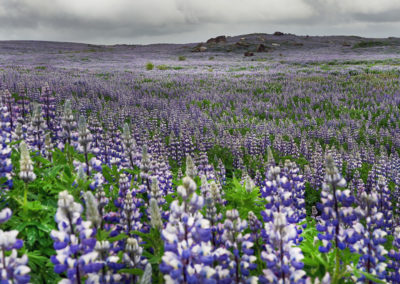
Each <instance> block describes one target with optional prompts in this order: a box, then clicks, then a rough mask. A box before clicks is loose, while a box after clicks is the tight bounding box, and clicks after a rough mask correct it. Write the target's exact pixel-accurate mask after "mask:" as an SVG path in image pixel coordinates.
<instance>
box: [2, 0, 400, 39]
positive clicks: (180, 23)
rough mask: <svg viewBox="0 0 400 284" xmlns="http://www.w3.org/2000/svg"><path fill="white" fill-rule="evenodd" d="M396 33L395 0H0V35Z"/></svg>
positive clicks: (399, 16)
mask: <svg viewBox="0 0 400 284" xmlns="http://www.w3.org/2000/svg"><path fill="white" fill-rule="evenodd" d="M275 30H282V31H284V32H292V33H297V34H312V35H314V34H318V35H325V34H356V35H362V36H370V37H387V36H400V32H399V31H400V1H398V0H368V1H365V0H352V1H348V0H246V1H243V0H202V1H200V0H145V1H144V0H113V1H109V0H68V1H65V0H1V1H0V39H3V40H6V39H35V40H58V41H76V42H88V43H105V44H111V43H153V42H195V41H203V40H205V39H207V38H209V37H211V36H215V35H217V34H230V35H236V34H242V33H250V32H267V33H271V32H274V31H275Z"/></svg>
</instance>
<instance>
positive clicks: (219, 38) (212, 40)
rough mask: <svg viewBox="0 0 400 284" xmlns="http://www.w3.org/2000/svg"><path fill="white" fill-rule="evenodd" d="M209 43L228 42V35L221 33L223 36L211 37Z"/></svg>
mask: <svg viewBox="0 0 400 284" xmlns="http://www.w3.org/2000/svg"><path fill="white" fill-rule="evenodd" d="M207 43H208V44H212V43H226V36H224V35H221V36H217V37H213V38H210V39H209V40H207Z"/></svg>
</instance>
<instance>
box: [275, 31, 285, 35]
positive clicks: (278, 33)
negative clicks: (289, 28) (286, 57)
mask: <svg viewBox="0 0 400 284" xmlns="http://www.w3.org/2000/svg"><path fill="white" fill-rule="evenodd" d="M283 35H284V33H283V32H274V36H283Z"/></svg>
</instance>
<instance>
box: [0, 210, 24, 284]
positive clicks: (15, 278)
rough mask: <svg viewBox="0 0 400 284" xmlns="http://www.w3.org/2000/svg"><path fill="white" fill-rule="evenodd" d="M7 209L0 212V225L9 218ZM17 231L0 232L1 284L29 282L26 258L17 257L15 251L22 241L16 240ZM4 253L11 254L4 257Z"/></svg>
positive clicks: (9, 212) (9, 213)
mask: <svg viewBox="0 0 400 284" xmlns="http://www.w3.org/2000/svg"><path fill="white" fill-rule="evenodd" d="M11 215H12V212H11V210H10V209H9V208H5V209H3V210H1V211H0V223H5V222H7V221H8V220H9V219H10V218H11ZM18 233H19V232H18V231H16V230H12V231H3V230H0V282H1V283H18V284H23V283H28V282H29V280H30V276H29V272H30V271H31V270H30V268H29V267H28V266H27V265H28V257H27V256H26V255H23V256H22V257H21V258H19V257H18V254H17V250H18V249H20V248H21V247H22V245H23V242H22V240H19V239H17V235H18ZM6 251H11V254H9V255H6Z"/></svg>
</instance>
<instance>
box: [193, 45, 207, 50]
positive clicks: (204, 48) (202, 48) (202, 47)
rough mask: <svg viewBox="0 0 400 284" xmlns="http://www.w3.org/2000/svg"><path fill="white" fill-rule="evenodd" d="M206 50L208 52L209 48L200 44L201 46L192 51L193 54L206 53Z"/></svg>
mask: <svg viewBox="0 0 400 284" xmlns="http://www.w3.org/2000/svg"><path fill="white" fill-rule="evenodd" d="M206 50H207V47H205V46H203V45H202V44H201V43H200V44H198V45H197V46H195V47H194V48H193V49H192V52H204V51H206Z"/></svg>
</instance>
